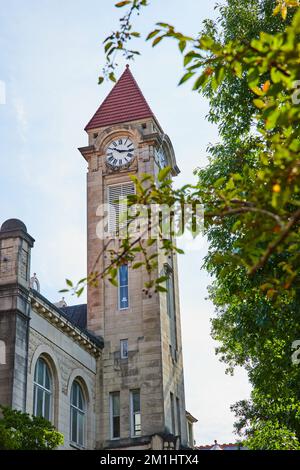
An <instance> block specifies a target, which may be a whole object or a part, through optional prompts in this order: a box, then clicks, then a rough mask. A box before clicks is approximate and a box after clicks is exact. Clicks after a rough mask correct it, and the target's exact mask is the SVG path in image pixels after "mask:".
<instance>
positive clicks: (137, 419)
mask: <svg viewBox="0 0 300 470" xmlns="http://www.w3.org/2000/svg"><path fill="white" fill-rule="evenodd" d="M134 435H135V436H140V435H141V414H140V413H136V414H135V415H134Z"/></svg>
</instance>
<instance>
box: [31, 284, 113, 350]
mask: <svg viewBox="0 0 300 470" xmlns="http://www.w3.org/2000/svg"><path fill="white" fill-rule="evenodd" d="M31 291H32V293H33V294H34V296H35V297H37V298H39V299H41V300H42V301H43V302H45V303H46V304H47V305H49V307H50V308H52V309H53V310H55V311H56V312H57V313H59V314H60V315H62V316H63V317H64V318H66V320H69V322H70V323H72V324H73V325H74V326H75V327H77V328H79V329H80V330H81V331H82V332H83V333H84V334H86V335H87V336H88V337H89V339H90V340H91V341H93V342H94V343H95V344H96V346H98V347H100V348H103V346H104V341H103V338H102V336H96V335H94V333H92V332H91V331H89V330H87V329H86V325H87V305H86V304H83V305H74V306H73V307H65V308H58V307H56V306H55V305H54V304H52V303H51V302H49V300H48V299H46V297H44V296H43V295H42V294H41V293H40V292H38V291H36V290H35V289H31ZM70 309H71V310H70Z"/></svg>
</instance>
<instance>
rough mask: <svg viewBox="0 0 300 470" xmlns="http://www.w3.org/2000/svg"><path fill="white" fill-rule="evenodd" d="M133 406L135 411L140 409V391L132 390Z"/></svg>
mask: <svg viewBox="0 0 300 470" xmlns="http://www.w3.org/2000/svg"><path fill="white" fill-rule="evenodd" d="M132 408H133V412H134V413H136V412H137V411H140V392H139V391H136V392H132Z"/></svg>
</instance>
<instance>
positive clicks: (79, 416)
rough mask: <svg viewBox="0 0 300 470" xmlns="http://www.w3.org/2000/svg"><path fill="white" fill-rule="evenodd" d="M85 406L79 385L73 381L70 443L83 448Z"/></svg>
mask: <svg viewBox="0 0 300 470" xmlns="http://www.w3.org/2000/svg"><path fill="white" fill-rule="evenodd" d="M85 415H86V404H85V399H84V395H83V391H82V388H81V386H80V384H79V383H78V382H77V380H75V381H74V382H73V385H72V388H71V426H70V428H71V441H72V442H74V443H75V444H78V445H80V446H84V432H85Z"/></svg>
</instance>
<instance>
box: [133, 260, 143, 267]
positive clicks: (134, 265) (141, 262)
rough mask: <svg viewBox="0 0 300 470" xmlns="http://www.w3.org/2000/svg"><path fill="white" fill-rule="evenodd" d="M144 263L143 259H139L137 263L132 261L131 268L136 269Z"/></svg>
mask: <svg viewBox="0 0 300 470" xmlns="http://www.w3.org/2000/svg"><path fill="white" fill-rule="evenodd" d="M144 264H145V263H144V262H143V261H139V262H138V263H134V264H133V265H132V269H138V268H140V267H141V266H143V265H144Z"/></svg>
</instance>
